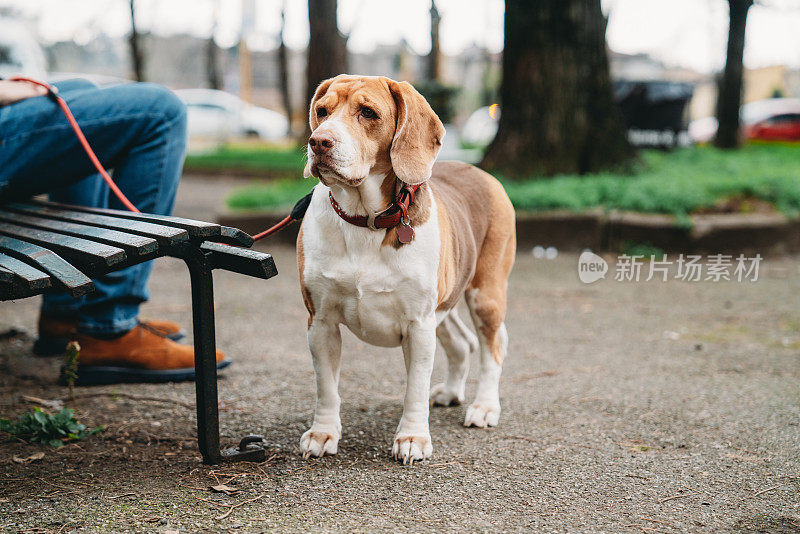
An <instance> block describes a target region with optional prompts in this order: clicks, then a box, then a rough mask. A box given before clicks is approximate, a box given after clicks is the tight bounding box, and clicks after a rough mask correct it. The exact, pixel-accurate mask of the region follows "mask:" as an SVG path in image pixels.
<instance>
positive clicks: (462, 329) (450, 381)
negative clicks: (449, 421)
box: [431, 309, 478, 406]
mask: <svg viewBox="0 0 800 534" xmlns="http://www.w3.org/2000/svg"><path fill="white" fill-rule="evenodd" d="M436 337H437V338H438V339H439V343H441V344H442V348H443V349H444V352H445V354H446V355H447V380H446V381H445V382H443V383H441V384H436V385H435V386H433V387H432V388H431V400H432V401H433V404H434V406H456V405H459V404H461V403H462V402H464V386H465V384H466V383H467V373H468V372H469V358H470V355H471V354H472V353H473V352H475V351H476V350H478V338H477V337H475V334H473V333H472V332H471V331H470V329H469V328H468V327H467V325H465V324H464V322H463V321H462V320H461V317H459V316H458V312H457V311H456V310H455V309H453V310H450V312H449V313H448V314H447V315H446V316H445V317H444V319H442V322H441V323H439V326H438V327H436Z"/></svg>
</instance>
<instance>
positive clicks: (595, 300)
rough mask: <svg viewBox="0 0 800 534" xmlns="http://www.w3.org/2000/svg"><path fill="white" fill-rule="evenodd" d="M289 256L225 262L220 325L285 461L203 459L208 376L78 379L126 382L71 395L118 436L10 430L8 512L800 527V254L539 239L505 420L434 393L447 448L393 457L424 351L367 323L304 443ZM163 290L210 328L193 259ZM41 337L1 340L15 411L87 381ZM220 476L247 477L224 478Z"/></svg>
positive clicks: (249, 398)
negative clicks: (628, 263) (639, 253)
mask: <svg viewBox="0 0 800 534" xmlns="http://www.w3.org/2000/svg"><path fill="white" fill-rule="evenodd" d="M182 194H184V195H185V197H186V198H185V199H184V200H183V201H182V202H187V203H188V204H192V202H193V201H192V200H191V198H189V197H191V195H190V194H187V193H185V192H183V193H182ZM203 194H208V191H205V192H204V193H203ZM185 205H186V204H184V206H185ZM198 205H199V204H198ZM208 206H212V207H213V202H209V204H208ZM203 209H211V208H203ZM186 210H187V211H189V212H190V211H191V208H190V207H188V208H186ZM187 211H184V212H183V213H184V214H187ZM195 216H199V215H195ZM271 252H273V254H274V256H275V258H276V260H277V263H278V268H279V271H280V273H281V274H280V275H279V276H278V277H277V278H276V279H273V280H270V281H266V282H253V281H252V280H248V279H246V278H243V277H239V276H237V275H233V274H229V273H220V274H219V275H218V276H217V277H216V283H217V286H216V287H217V303H218V305H217V324H218V344H219V347H220V348H222V349H223V350H225V351H226V352H227V353H228V354H229V355H230V356H231V357H232V358H233V359H234V360H235V364H234V365H233V366H231V368H230V369H229V370H228V371H226V372H225V376H224V378H223V379H221V380H220V398H221V402H222V405H221V406H222V409H221V416H222V432H223V434H224V436H225V438H224V439H225V441H226V444H227V445H232V444H233V440H235V439H236V438H237V437H240V436H242V435H243V434H245V433H249V432H259V433H263V434H264V436H265V440H266V442H267V444H268V447H269V453H268V454H269V456H270V460H269V461H268V462H266V463H264V464H260V465H255V464H239V465H231V466H223V467H217V468H211V467H207V466H202V465H201V464H200V463H199V461H198V455H197V452H196V442H195V439H194V424H195V418H194V414H193V409H191V408H190V407H187V403H189V404H188V405H190V404H191V403H192V401H193V385H192V384H172V385H161V386H148V385H135V386H124V387H104V388H90V389H88V390H86V391H80V392H79V393H92V394H95V393H101V392H106V393H109V395H107V396H94V397H89V398H84V399H79V400H78V401H76V402H74V403H71V404H70V405H71V406H74V407H75V408H76V410H77V413H78V416H79V418H80V419H81V420H82V421H84V422H86V423H87V424H91V425H99V424H102V425H106V427H107V429H106V430H105V432H103V433H102V434H101V435H100V436H99V437H95V438H91V439H89V440H86V441H84V442H80V443H78V444H73V445H68V446H66V447H63V448H61V449H50V448H44V447H39V446H34V445H25V444H13V443H6V444H2V445H0V531H3V532H17V531H31V532H36V531H42V532H72V531H93V532H127V531H132V532H167V531H173V532H174V531H179V532H197V531H214V532H216V531H227V530H228V529H231V530H233V531H234V532H261V531H270V530H280V531H309V530H320V531H363V532H369V531H376V530H392V531H395V530H411V531H453V530H465V531H482V530H511V531H531V530H533V531H539V532H541V531H547V532H550V531H552V532H593V531H598V532H600V531H602V532H639V533H651V532H797V531H799V530H800V498H798V495H799V493H800V492H799V490H800V478H798V477H799V476H800V356H798V354H799V353H800V307H799V306H798V304H797V299H796V298H794V295H797V294H798V293H800V277H799V276H798V275H799V274H800V261H798V259H796V258H793V259H768V260H766V262H765V263H764V264H762V273H761V280H759V281H758V282H756V283H735V282H723V283H716V284H715V283H710V282H707V283H688V282H680V281H671V282H667V283H663V282H655V281H653V282H648V283H644V282H641V283H633V282H626V283H623V282H614V281H613V280H604V281H600V282H597V283H596V284H594V285H591V286H586V285H583V284H581V283H580V282H579V281H578V279H577V275H576V265H577V258H576V257H575V256H574V255H567V256H564V255H562V256H559V257H558V258H557V259H555V260H552V261H547V260H534V259H533V257H532V256H531V255H530V253H529V252H527V251H526V252H520V254H519V257H518V262H517V266H516V267H515V270H514V273H513V275H512V279H511V286H510V294H511V300H510V310H509V319H508V328H509V334H510V340H511V342H510V351H509V357H508V360H507V365H506V367H505V370H504V375H503V376H504V379H503V384H502V401H503V416H502V419H501V424H500V426H499V427H498V428H496V429H493V430H488V431H486V430H476V429H465V428H462V427H461V425H460V423H461V420H462V419H463V415H464V408H463V407H454V408H447V409H442V408H440V409H435V410H433V411H432V414H431V434H432V436H433V439H434V448H435V449H434V458H433V460H431V461H430V462H427V463H423V464H420V465H415V466H413V467H403V466H401V465H398V464H396V463H395V462H394V461H393V460H392V459H391V458H390V454H389V452H390V445H391V439H392V434H393V431H394V428H395V426H396V424H397V421H398V418H399V416H400V411H401V396H402V393H403V385H404V378H403V375H404V372H403V363H402V357H401V354H400V352H399V350H396V351H392V352H391V353H390V354H389V355H387V354H384V353H382V352H381V351H378V350H376V349H375V348H372V347H369V346H367V345H365V344H363V343H361V342H360V341H358V340H357V339H355V338H354V336H352V335H349V334H347V335H345V336H344V337H345V343H344V352H343V354H344V358H343V370H342V386H341V392H342V399H343V407H342V419H343V425H344V436H343V440H342V442H341V443H340V447H339V450H340V454H339V455H338V456H337V457H335V458H326V459H323V460H311V461H303V460H302V459H301V458H300V456H299V454H298V448H297V442H298V440H299V437H300V434H301V433H302V432H303V431H304V430H305V429H306V428H307V426H308V424H309V423H310V421H311V414H312V412H311V410H312V403H313V398H314V390H313V370H312V367H311V361H310V357H309V356H308V354H307V350H306V347H305V321H306V318H305V311H304V309H303V306H302V303H301V300H300V296H299V294H298V291H297V275H296V273H295V265H294V252H293V250H292V249H291V248H288V247H279V248H275V249H273V250H271ZM152 293H153V298H152V301H151V302H150V303H149V304H148V305H147V306H146V307H145V313H146V314H147V315H150V316H154V317H155V316H157V317H164V318H169V319H174V320H178V321H180V322H181V323H183V324H185V325H186V326H189V321H190V309H189V292H188V276H187V274H186V272H185V269H184V268H183V266H182V265H181V264H180V263H178V262H177V261H172V260H159V263H158V264H157V267H156V269H155V274H154V276H153V280H152ZM36 314H37V302H36V301H35V299H29V300H24V301H20V302H15V303H5V304H2V306H0V330H5V329H7V328H8V327H11V326H16V327H23V328H26V329H28V331H29V332H32V331H33V330H32V329H33V327H34V325H35V320H36ZM31 342H32V340H31V338H30V336H25V335H23V336H19V337H17V338H15V339H12V340H6V341H3V342H0V416H15V415H16V414H18V413H21V412H22V411H25V410H27V409H29V408H30V407H31V405H30V404H28V403H26V402H25V401H24V399H23V397H22V396H23V395H29V396H36V397H41V398H45V399H53V398H57V397H63V396H64V394H65V392H64V390H63V388H61V387H58V386H56V385H54V381H55V379H56V377H57V375H58V367H59V362H57V361H54V360H50V359H41V358H35V357H33V356H31V354H30V346H31ZM443 360H444V358H443V355H442V354H437V364H436V369H435V376H434V381H435V382H438V381H440V380H441V379H442V377H443V375H444V370H445V365H444V361H443ZM475 364H476V362H474V361H473V371H472V372H471V375H470V377H471V380H470V381H469V382H468V386H467V390H468V396H469V395H470V394H473V393H474V390H475V380H474V378H475V368H476V365H475ZM115 392H117V393H121V394H126V395H134V396H139V397H149V398H153V397H154V398H156V399H161V400H158V401H153V400H141V399H140V400H136V399H132V398H128V397H126V396H123V395H119V396H115V395H114V393H115ZM39 451H43V452H45V457H44V458H43V459H41V460H39V461H36V462H33V463H30V464H27V465H20V464H17V463H15V462H14V461H13V460H12V458H13V457H14V456H16V457H22V458H24V457H28V456H30V455H31V454H33V453H35V452H39ZM218 481H219V482H223V483H226V484H228V485H229V486H231V487H234V488H237V489H238V490H239V492H238V493H237V494H235V495H231V496H228V495H224V494H215V493H211V492H210V491H209V489H208V488H209V486H211V485H215V484H217V482H218ZM236 505H238V506H237V507H235V508H233V507H234V506H236ZM229 511H230V513H229V514H228V513H227V512H229Z"/></svg>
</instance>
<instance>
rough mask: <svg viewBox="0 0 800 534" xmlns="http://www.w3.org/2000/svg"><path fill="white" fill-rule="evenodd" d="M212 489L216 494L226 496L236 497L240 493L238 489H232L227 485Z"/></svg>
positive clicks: (212, 487)
mask: <svg viewBox="0 0 800 534" xmlns="http://www.w3.org/2000/svg"><path fill="white" fill-rule="evenodd" d="M210 489H211V491H213V492H214V493H224V494H225V495H234V494H236V493H239V490H238V489H236V488H232V487H230V486H227V485H225V484H220V485H218V486H211V488H210Z"/></svg>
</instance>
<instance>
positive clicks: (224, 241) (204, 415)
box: [0, 200, 278, 464]
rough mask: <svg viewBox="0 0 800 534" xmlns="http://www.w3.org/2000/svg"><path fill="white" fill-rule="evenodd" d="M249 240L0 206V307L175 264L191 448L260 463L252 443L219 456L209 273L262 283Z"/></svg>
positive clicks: (201, 228)
mask: <svg viewBox="0 0 800 534" xmlns="http://www.w3.org/2000/svg"><path fill="white" fill-rule="evenodd" d="M252 245H253V238H252V237H250V236H249V235H248V234H246V233H244V232H242V231H241V230H238V229H236V228H230V227H227V226H220V225H218V224H214V223H208V222H202V221H194V220H190V219H182V218H179V217H163V216H158V215H148V214H143V213H142V214H140V213H131V212H127V211H117V210H108V209H98V208H87V207H81V206H68V205H63V204H55V203H50V202H42V201H35V200H34V201H30V202H25V203H11V204H4V205H0V301H4V300H12V299H21V298H26V297H31V296H34V295H39V294H42V293H44V292H47V291H54V290H55V291H58V290H61V291H67V292H69V293H70V294H71V295H73V296H75V297H78V296H81V295H84V294H86V293H89V292H91V291H93V290H94V285H93V284H92V281H91V279H92V278H95V277H97V276H99V275H102V274H106V273H109V272H112V271H117V270H120V269H124V268H125V267H129V266H131V265H135V264H137V263H141V262H144V261H149V260H152V259H154V258H160V257H162V256H170V257H174V258H180V259H182V260H183V261H184V262H186V265H187V267H188V268H189V275H190V278H191V287H192V319H193V325H192V326H193V332H194V358H195V373H196V377H195V384H196V391H197V431H198V445H199V448H200V453H201V454H202V455H203V461H204V462H205V463H208V464H215V463H219V462H221V461H236V460H252V461H259V460H263V459H264V449H263V448H261V447H259V446H258V445H257V443H256V442H257V441H260V439H259V438H258V437H257V436H248V437H246V438H244V439H243V440H242V442H241V443H240V445H239V447H237V448H235V449H229V450H226V451H220V445H219V410H218V405H217V367H216V339H215V332H214V287H213V278H212V274H211V273H212V271H213V270H214V269H223V270H226V271H233V272H236V273H240V274H244V275H248V276H253V277H256V278H262V279H267V278H271V277H273V276H275V275H276V274H278V271H277V269H276V268H275V263H274V262H273V260H272V256H270V255H269V254H265V253H263V252H256V251H253V250H248V249H247V248H243V247H250V246H252Z"/></svg>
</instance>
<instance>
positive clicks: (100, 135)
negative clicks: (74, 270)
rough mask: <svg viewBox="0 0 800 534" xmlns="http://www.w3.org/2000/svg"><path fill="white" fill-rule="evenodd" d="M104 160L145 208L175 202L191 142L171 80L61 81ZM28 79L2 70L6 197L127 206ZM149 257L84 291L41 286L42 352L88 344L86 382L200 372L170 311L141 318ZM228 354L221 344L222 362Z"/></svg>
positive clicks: (1, 170)
mask: <svg viewBox="0 0 800 534" xmlns="http://www.w3.org/2000/svg"><path fill="white" fill-rule="evenodd" d="M55 86H56V87H57V88H58V91H59V94H60V95H61V96H62V97H63V98H64V99H65V100H66V101H67V103H68V104H69V107H70V108H71V109H72V112H73V114H74V115H75V118H76V119H77V121H78V124H79V125H80V126H81V129H82V130H83V132H84V134H85V135H86V138H87V139H88V141H89V144H90V145H91V146H92V148H93V149H94V151H95V153H96V154H97V156H98V158H99V159H100V162H101V163H102V164H103V165H104V166H105V167H106V168H113V169H114V181H115V182H116V183H117V185H118V186H119V188H120V189H121V190H122V191H123V193H124V194H125V195H126V196H127V197H128V199H130V201H131V202H133V204H134V205H135V206H136V207H137V208H138V209H139V210H141V211H142V212H146V213H155V214H158V215H169V214H170V213H171V212H172V206H173V202H174V200H175V193H176V190H177V187H178V181H179V179H180V176H181V170H182V167H183V159H184V154H185V149H186V110H185V107H184V105H183V103H182V102H181V101H180V100H179V99H178V98H177V97H176V96H175V95H174V94H173V93H171V92H170V91H169V90H167V89H165V88H163V87H160V86H157V85H153V84H149V83H132V84H126V85H117V86H113V87H107V88H102V89H101V88H98V87H96V86H95V85H93V84H92V83H90V82H87V81H84V80H68V81H64V82H61V83H57V84H55ZM45 95H46V91H45V90H44V89H43V88H41V87H38V86H36V85H33V84H30V83H28V82H21V81H10V80H0V202H2V201H6V200H15V199H21V198H28V197H30V196H32V195H36V194H40V193H45V192H48V193H49V194H50V199H51V200H53V201H57V202H64V203H68V204H77V205H82V206H92V207H99V208H114V209H125V208H124V207H123V206H122V204H121V203H120V202H119V200H117V198H116V197H114V196H113V195H110V191H109V188H108V186H107V185H106V183H105V182H104V181H103V179H102V178H101V177H100V175H99V174H97V173H96V170H95V168H94V167H93V165H92V163H91V161H90V160H89V158H88V156H87V155H86V153H85V152H84V150H83V148H82V147H81V145H80V144H79V142H78V139H77V137H76V136H75V133H74V132H73V130H72V128H71V127H70V126H69V124H68V122H67V120H66V118H65V117H64V115H63V114H62V112H61V110H60V108H59V107H58V106H57V105H56V104H55V103H54V102H53V101H52V100H51V99H49V98H48V97H47V96H45ZM152 266H153V265H152V262H146V263H141V264H139V265H135V266H132V267H128V268H127V269H123V270H121V271H117V272H113V273H110V274H107V275H105V276H102V277H100V278H98V279H95V280H94V284H95V288H96V289H95V291H94V292H92V293H89V294H88V295H85V296H83V297H80V298H72V297H70V296H69V295H67V294H65V293H48V294H46V295H45V296H44V299H43V302H42V308H41V314H40V318H39V339H38V340H37V342H36V344H35V349H34V350H35V352H36V353H37V354H40V355H46V354H63V352H64V348H65V345H66V342H67V341H68V340H69V339H74V340H76V341H77V342H78V343H79V344H80V347H81V351H80V359H79V369H78V375H79V378H78V381H79V383H81V384H85V385H92V384H110V383H115V382H161V381H166V380H189V379H193V378H194V351H193V349H192V347H191V346H187V345H181V344H178V343H176V340H177V339H179V338H180V337H182V336H183V335H182V332H181V330H180V328H179V327H178V325H176V324H175V323H172V322H169V321H143V320H141V319H140V318H139V306H140V305H141V304H142V303H143V302H145V301H146V300H147V299H148V291H147V280H148V278H149V276H150V271H151V269H152ZM228 363H230V362H229V360H226V359H224V357H223V355H222V354H220V353H217V365H218V367H224V366H225V365H227V364H228Z"/></svg>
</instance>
